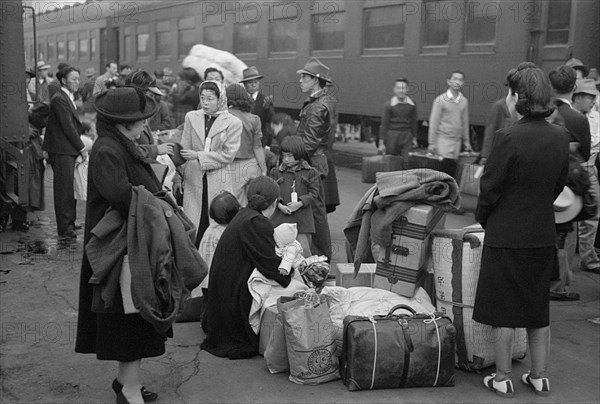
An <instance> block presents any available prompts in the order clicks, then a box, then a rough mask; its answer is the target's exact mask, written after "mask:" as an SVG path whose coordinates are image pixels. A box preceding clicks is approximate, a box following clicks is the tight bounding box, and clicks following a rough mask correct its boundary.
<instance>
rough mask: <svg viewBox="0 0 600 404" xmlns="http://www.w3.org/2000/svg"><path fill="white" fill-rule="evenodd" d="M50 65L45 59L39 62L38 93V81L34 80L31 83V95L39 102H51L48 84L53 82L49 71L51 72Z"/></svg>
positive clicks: (37, 69)
mask: <svg viewBox="0 0 600 404" xmlns="http://www.w3.org/2000/svg"><path fill="white" fill-rule="evenodd" d="M50 67H51V66H50V65H49V64H46V62H44V61H43V60H40V61H39V62H37V66H36V71H37V74H36V75H37V78H36V80H37V87H38V88H37V91H38V93H37V94H36V88H35V86H36V81H35V80H32V81H31V82H30V83H29V95H30V96H31V99H32V100H34V101H38V102H43V103H45V104H50V94H49V92H48V85H49V84H50V82H51V79H50V77H49V76H48V73H49V72H50Z"/></svg>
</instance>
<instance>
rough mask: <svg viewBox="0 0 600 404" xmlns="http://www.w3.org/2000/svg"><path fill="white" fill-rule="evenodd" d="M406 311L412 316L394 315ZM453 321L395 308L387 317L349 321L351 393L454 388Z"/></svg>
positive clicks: (346, 350) (346, 345)
mask: <svg viewBox="0 0 600 404" xmlns="http://www.w3.org/2000/svg"><path fill="white" fill-rule="evenodd" d="M399 309H405V310H408V311H409V312H410V313H411V314H394V312H395V311H396V310H399ZM455 334H456V330H455V329H454V326H453V325H452V321H450V319H449V318H448V317H446V316H443V315H441V314H440V313H432V314H431V315H429V314H417V313H416V312H415V311H414V310H413V309H412V308H411V307H410V306H407V305H404V304H400V305H397V306H394V307H393V308H392V309H391V310H390V311H389V313H388V314H387V315H386V316H373V317H359V316H347V317H346V318H345V319H344V334H343V351H342V359H341V361H342V367H341V373H342V380H343V382H344V384H345V385H346V387H347V388H348V390H350V391H355V390H373V389H390V388H400V387H437V386H454V339H455Z"/></svg>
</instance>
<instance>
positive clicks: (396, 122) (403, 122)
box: [380, 101, 417, 138]
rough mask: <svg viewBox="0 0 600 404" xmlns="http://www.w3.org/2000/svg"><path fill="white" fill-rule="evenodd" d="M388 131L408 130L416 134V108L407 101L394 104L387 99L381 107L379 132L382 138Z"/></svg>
mask: <svg viewBox="0 0 600 404" xmlns="http://www.w3.org/2000/svg"><path fill="white" fill-rule="evenodd" d="M388 131H398V132H410V133H412V135H413V136H416V135H417V108H416V107H415V106H414V105H411V104H408V103H398V104H396V105H394V106H392V105H391V104H390V102H389V101H388V102H387V103H386V104H385V107H384V109H383V116H382V118H381V130H380V134H381V136H382V137H383V138H385V137H386V136H387V133H388Z"/></svg>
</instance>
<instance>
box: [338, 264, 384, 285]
mask: <svg viewBox="0 0 600 404" xmlns="http://www.w3.org/2000/svg"><path fill="white" fill-rule="evenodd" d="M334 265H335V268H336V271H337V272H336V274H335V275H336V276H335V285H336V286H342V287H344V288H352V287H355V286H367V287H372V286H373V278H374V277H375V266H376V265H375V264H362V265H361V266H360V270H359V271H358V275H357V276H356V278H354V264H352V263H348V264H346V263H337V264H334Z"/></svg>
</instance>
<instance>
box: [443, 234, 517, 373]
mask: <svg viewBox="0 0 600 404" xmlns="http://www.w3.org/2000/svg"><path fill="white" fill-rule="evenodd" d="M484 235H485V233H484V231H483V229H482V228H481V226H479V225H475V226H470V227H467V228H465V229H463V230H462V231H461V230H436V231H434V232H433V242H432V257H433V270H434V276H435V281H436V284H435V290H436V308H437V310H438V311H439V312H440V313H442V314H444V315H447V316H448V317H450V318H451V319H452V322H453V323H454V326H455V327H456V363H457V366H458V367H459V368H461V369H465V370H479V369H482V368H485V367H488V366H490V365H493V364H494V363H495V361H494V347H493V341H494V338H495V336H494V335H493V333H492V327H491V326H488V325H484V324H480V323H477V322H475V321H474V320H473V305H474V303H475V291H476V289H477V280H478V279H479V270H480V266H481V252H482V250H483V239H484ZM526 349H527V332H526V330H525V329H524V328H517V329H515V337H514V342H513V347H512V351H513V359H521V358H523V357H525V352H526Z"/></svg>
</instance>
